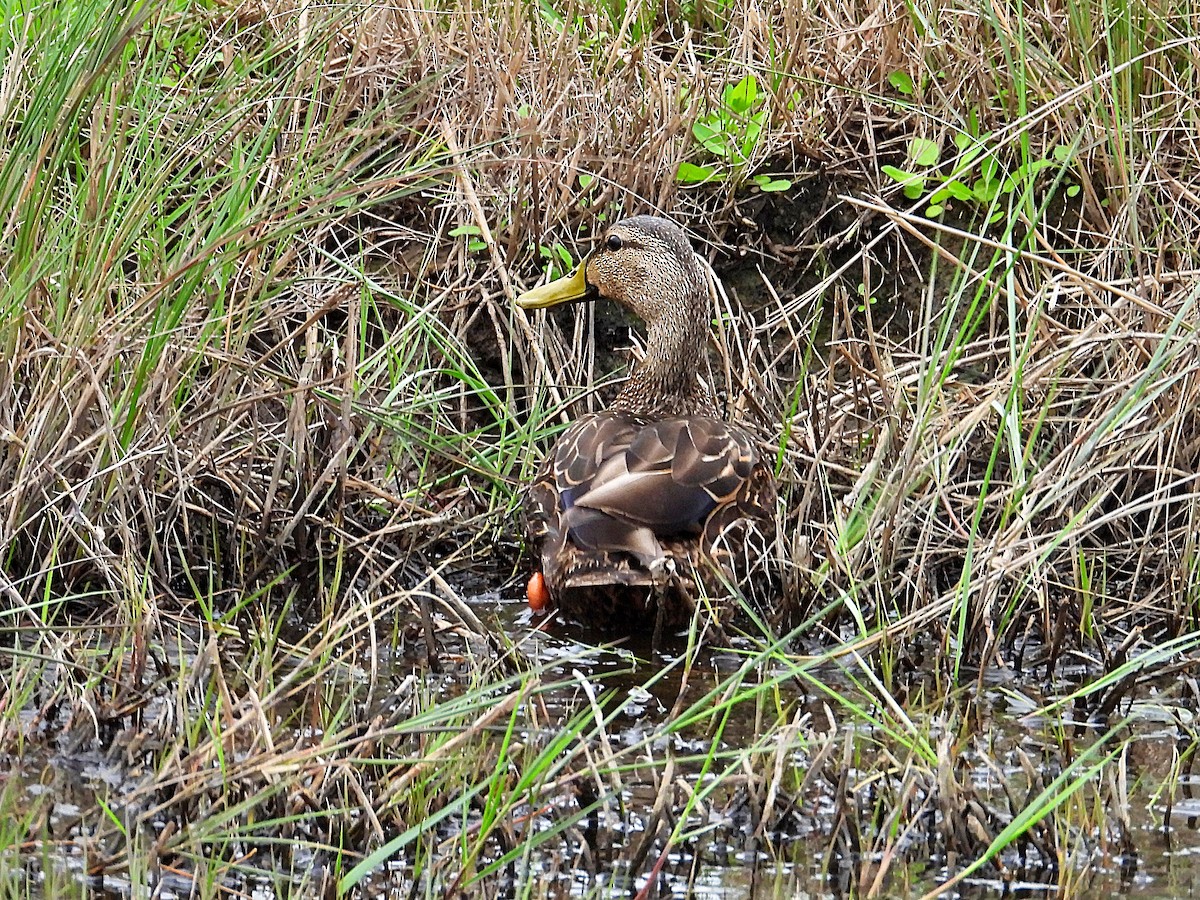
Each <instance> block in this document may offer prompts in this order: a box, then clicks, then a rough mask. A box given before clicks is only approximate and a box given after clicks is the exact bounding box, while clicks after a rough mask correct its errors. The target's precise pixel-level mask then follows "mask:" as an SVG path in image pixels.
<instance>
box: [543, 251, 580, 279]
mask: <svg viewBox="0 0 1200 900" xmlns="http://www.w3.org/2000/svg"><path fill="white" fill-rule="evenodd" d="M538 255H539V256H541V257H542V259H544V260H546V261H547V262H548V263H550V277H551V278H558V277H560V276H562V275H566V274H567V273H568V272H570V271H571V267H572V266H573V265H574V263H575V261H574V259H572V257H571V251H570V250H568V249H567V248H566V247H564V246H563V245H562V244H554V245H553V246H551V247H545V246H541V247H538Z"/></svg>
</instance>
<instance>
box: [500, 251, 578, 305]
mask: <svg viewBox="0 0 1200 900" xmlns="http://www.w3.org/2000/svg"><path fill="white" fill-rule="evenodd" d="M590 290H591V285H589V284H588V283H587V260H586V259H585V260H584V261H583V262H581V263H580V264H579V265H577V266H576V267H575V271H573V272H572V273H571V274H570V275H564V276H563V277H562V278H556V279H555V280H554V281H552V282H550V283H549V284H543V285H542V286H541V287H535V288H534V289H533V290H532V291H526V292H525V293H524V294H522V295H521V296H520V297H518V298H517V306H519V307H521V309H545V308H546V307H548V306H558V305H559V304H560V303H571V302H573V301H575V300H584V299H586V298H587V296H588V293H589V291H590Z"/></svg>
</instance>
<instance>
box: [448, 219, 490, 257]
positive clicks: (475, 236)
mask: <svg viewBox="0 0 1200 900" xmlns="http://www.w3.org/2000/svg"><path fill="white" fill-rule="evenodd" d="M447 234H448V235H449V236H450V237H465V238H466V239H467V249H468V250H470V251H472V252H476V251H479V250H486V249H487V243H486V242H485V241H484V240H483V230H482V229H481V228H480V227H479V226H478V225H459V226H458V227H457V228H451V229H450V230H449V231H448V232H447Z"/></svg>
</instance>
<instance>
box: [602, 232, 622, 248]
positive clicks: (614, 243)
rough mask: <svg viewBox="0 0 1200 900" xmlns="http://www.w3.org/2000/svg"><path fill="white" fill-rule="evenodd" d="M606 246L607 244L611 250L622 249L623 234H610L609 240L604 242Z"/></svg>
mask: <svg viewBox="0 0 1200 900" xmlns="http://www.w3.org/2000/svg"><path fill="white" fill-rule="evenodd" d="M604 246H606V247H607V248H608V249H609V250H620V249H621V236H620V235H619V234H610V235H609V236H608V240H607V241H605V242H604Z"/></svg>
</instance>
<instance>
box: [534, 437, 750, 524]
mask: <svg viewBox="0 0 1200 900" xmlns="http://www.w3.org/2000/svg"><path fill="white" fill-rule="evenodd" d="M606 419H607V420H608V421H604V420H606ZM593 421H595V422H598V423H599V424H598V425H597V427H596V429H595V430H594V431H592V432H590V433H588V434H587V435H585V434H580V436H579V439H577V440H576V441H575V442H574V445H573V446H572V447H562V446H560V448H559V451H558V452H557V453H556V454H555V456H556V466H555V469H556V473H557V476H558V481H559V489H560V493H561V494H562V496H563V500H564V503H563V506H564V509H566V508H569V507H571V506H573V507H578V508H581V509H584V510H595V511H597V512H600V513H604V514H605V516H607V517H611V518H613V519H616V520H618V521H621V522H625V523H628V524H631V525H637V526H642V527H644V528H648V529H650V531H652V532H653V533H654V534H655V535H656V536H659V537H664V536H668V535H679V534H698V533H700V531H701V530H702V529H703V527H704V522H705V520H706V519H707V518H708V516H709V515H710V514H711V513H712V512H713V510H714V509H716V508H717V507H718V506H721V505H723V504H727V503H730V502H732V501H733V500H734V499H735V498H736V497H737V495H738V492H739V491H740V490H741V489H742V487H743V485H745V484H746V482H747V481H748V480H749V478H750V474H751V472H752V471H753V470H754V466H755V463H756V461H757V455H756V453H755V451H754V445H753V443H752V442H751V440H750V436H749V435H747V434H746V433H745V432H744V431H743V430H742V429H740V428H737V427H736V426H731V425H729V424H727V423H725V422H722V421H720V420H719V419H712V418H708V417H701V416H695V417H685V418H678V419H665V420H661V421H652V422H645V421H636V420H630V419H629V418H627V417H621V419H614V418H611V417H606V416H598V417H596V419H595V420H593ZM617 422H620V423H621V424H617ZM602 437H603V438H608V440H607V441H600V440H596V439H597V438H602ZM564 488H566V489H565V490H564ZM592 518H594V517H592ZM572 524H574V523H572ZM610 527H611V526H610ZM575 530H577V529H575V528H574V527H573V532H574V531H575ZM582 537H584V540H585V542H586V535H582Z"/></svg>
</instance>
